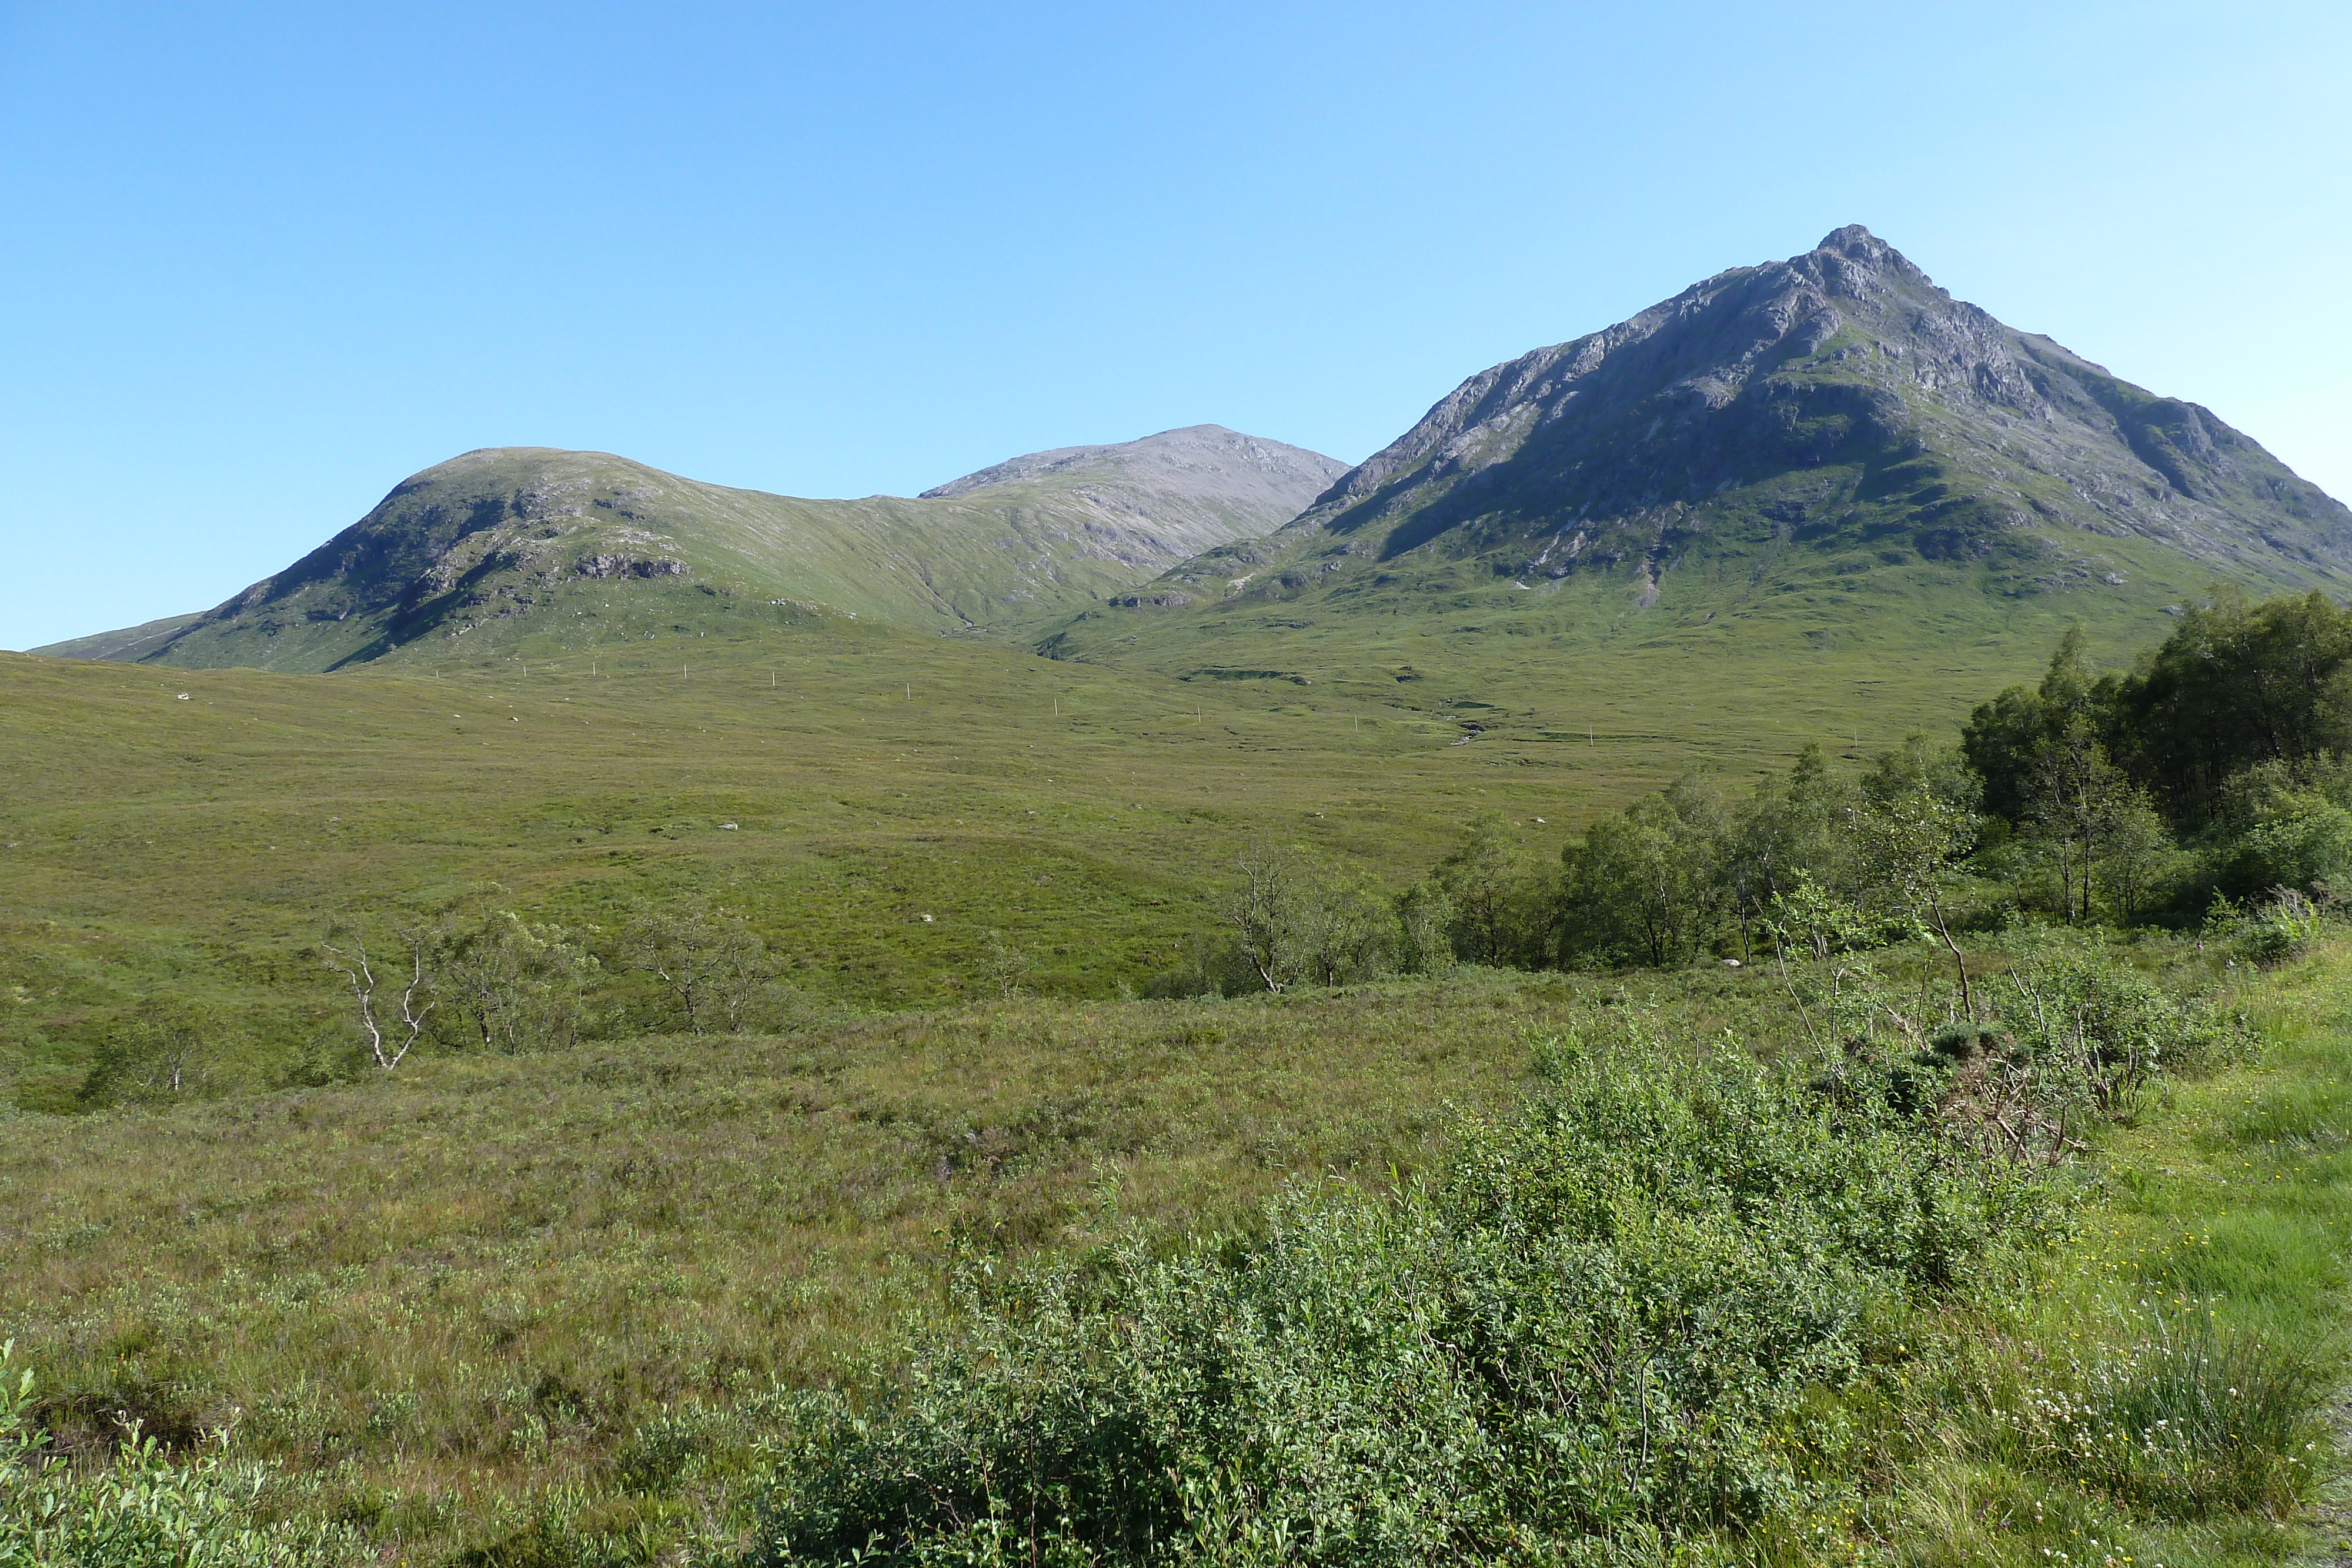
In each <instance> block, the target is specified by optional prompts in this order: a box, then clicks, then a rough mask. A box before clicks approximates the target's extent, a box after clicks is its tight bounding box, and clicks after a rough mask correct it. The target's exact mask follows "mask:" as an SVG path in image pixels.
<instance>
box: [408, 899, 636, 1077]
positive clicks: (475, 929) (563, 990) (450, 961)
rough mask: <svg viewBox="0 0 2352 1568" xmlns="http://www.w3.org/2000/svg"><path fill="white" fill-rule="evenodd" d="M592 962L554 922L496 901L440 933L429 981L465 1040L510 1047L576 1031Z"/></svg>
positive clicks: (563, 1040) (546, 1043)
mask: <svg viewBox="0 0 2352 1568" xmlns="http://www.w3.org/2000/svg"><path fill="white" fill-rule="evenodd" d="M596 967H597V965H596V959H595V956H593V954H590V953H588V952H587V951H585V950H584V949H583V948H581V947H579V946H576V945H574V944H573V943H572V941H571V940H570V939H569V937H568V936H567V935H566V934H565V932H564V930H563V928H562V926H560V925H531V924H530V922H528V921H526V920H524V919H523V918H522V917H521V916H520V915H517V914H515V913H514V912H513V911H512V910H506V909H502V910H499V911H497V912H496V913H494V914H491V915H486V916H484V917H483V918H482V919H480V920H479V921H477V922H475V923H473V924H472V925H460V926H457V927H456V928H454V929H451V930H449V931H447V932H446V933H445V934H444V936H443V937H442V940H441V944H440V962H439V963H438V965H437V966H436V968H437V971H438V973H437V975H436V981H435V986H436V991H437V993H438V994H439V995H440V996H441V997H443V998H446V1000H447V1002H448V1003H449V1007H450V1010H451V1012H452V1013H453V1014H455V1015H456V1016H457V1018H459V1019H462V1020H463V1028H464V1030H465V1035H466V1039H467V1042H468V1043H471V1044H478V1045H479V1046H480V1047H481V1049H482V1050H484V1051H502V1052H506V1053H508V1054H512V1053H514V1052H517V1051H529V1050H533V1049H537V1048H542V1047H550V1046H565V1045H570V1044H571V1043H572V1041H573V1040H577V1039H578V1038H579V1035H580V1030H581V1028H582V1025H583V1020H584V1019H585V1018H586V1015H587V1006H586V1003H585V1000H584V998H583V988H584V987H585V986H586V984H587V983H588V981H589V979H590V978H591V977H593V975H594V974H595V972H596Z"/></svg>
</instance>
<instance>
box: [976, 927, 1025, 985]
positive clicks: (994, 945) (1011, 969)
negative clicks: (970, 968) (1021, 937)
mask: <svg viewBox="0 0 2352 1568" xmlns="http://www.w3.org/2000/svg"><path fill="white" fill-rule="evenodd" d="M976 967H978V968H979V970H980V972H981V974H982V976H983V977H986V979H987V980H988V983H989V984H990V985H992V986H994V987H995V988H996V989H997V991H998V993H999V994H1000V995H1002V996H1003V998H1004V999H1005V1000H1006V1001H1008V1002H1009V1001H1011V1000H1013V998H1015V997H1017V996H1019V995H1020V994H1021V982H1022V981H1023V980H1024V979H1026V978H1028V976H1029V971H1030V970H1031V969H1033V968H1034V967H1036V966H1035V965H1034V962H1033V961H1032V960H1031V959H1030V956H1029V955H1028V954H1026V953H1024V952H1023V951H1022V950H1021V949H1020V948H1018V947H1016V946H1013V943H1012V942H1011V941H1009V940H1008V939H1007V938H1006V937H1005V935H1004V933H1003V932H1002V931H989V932H987V933H985V934H984V935H982V937H981V944H980V960H979V963H978V965H977V966H976Z"/></svg>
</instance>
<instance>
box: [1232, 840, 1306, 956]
mask: <svg viewBox="0 0 2352 1568" xmlns="http://www.w3.org/2000/svg"><path fill="white" fill-rule="evenodd" d="M1236 869H1238V870H1239V871H1240V872H1241V873H1242V877H1241V883H1240V884H1239V885H1238V886H1236V887H1234V890H1233V891H1232V892H1231V893H1230V894H1228V895H1227V896H1226V898H1225V902H1224V906H1223V909H1221V910H1220V911H1219V913H1220V914H1221V915H1223V918H1224V922H1225V924H1226V925H1230V926H1232V927H1233V930H1234V946H1236V947H1237V948H1238V949H1239V950H1240V953H1241V956H1242V959H1243V961H1244V963H1246V964H1248V965H1249V967H1250V968H1251V970H1252V972H1254V973H1255V975H1256V976H1257V977H1258V979H1259V981H1260V983H1262V984H1263V985H1264V986H1265V988H1266V989H1267V990H1269V991H1274V992H1277V993H1279V992H1280V991H1282V990H1283V989H1284V988H1286V987H1287V986H1288V985H1289V984H1290V983H1291V981H1292V980H1293V979H1295V978H1296V977H1297V967H1298V966H1297V959H1298V941H1297V920H1298V892H1299V883H1300V882H1301V881H1302V880H1303V868H1302V867H1301V866H1300V864H1299V859H1298V852H1297V851H1296V850H1289V849H1284V848H1282V847H1281V846H1279V845H1275V844H1254V845H1252V846H1251V847H1250V848H1249V850H1248V851H1247V852H1244V854H1243V855H1242V858H1241V862H1240V864H1239V866H1238V867H1237V868H1236Z"/></svg>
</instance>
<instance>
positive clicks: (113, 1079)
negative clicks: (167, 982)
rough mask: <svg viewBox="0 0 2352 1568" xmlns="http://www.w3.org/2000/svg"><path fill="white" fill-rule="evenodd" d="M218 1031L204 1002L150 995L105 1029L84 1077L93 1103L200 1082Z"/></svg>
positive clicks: (188, 1088)
mask: <svg viewBox="0 0 2352 1568" xmlns="http://www.w3.org/2000/svg"><path fill="white" fill-rule="evenodd" d="M221 1033H222V1025H221V1021H220V1019H219V1017H218V1016H217V1015H216V1014H215V1013H214V1012H213V1010H212V1009H209V1008H205V1007H204V1006H202V1005H201V1004H198V1003H194V1002H190V1001H186V1000H184V999H182V998H176V997H150V998H147V999H146V1000H144V1001H142V1002H141V1003H140V1004H139V1005H138V1006H137V1007H136V1008H135V1009H132V1010H131V1014H130V1016H129V1017H128V1018H125V1019H122V1020H121V1022H120V1023H119V1024H117V1025H116V1026H115V1028H113V1029H112V1030H110V1031H109V1032H108V1034H107V1038H106V1040H105V1043H103V1044H102V1045H100V1047H99V1051H98V1060H97V1061H96V1062H95V1063H94V1064H93V1065H92V1066H91V1068H90V1071H89V1078H87V1079H86V1080H84V1081H83V1083H82V1087H81V1098H82V1099H83V1100H84V1101H85V1102H87V1103H92V1104H109V1103H118V1102H122V1101H144V1102H150V1103H153V1102H162V1101H169V1100H173V1099H176V1098H178V1097H179V1096H181V1095H183V1094H187V1093H192V1092H195V1091H196V1090H198V1089H200V1088H202V1087H203V1085H204V1082H205V1077H206V1069H207V1068H208V1066H209V1065H210V1061H211V1059H212V1057H213V1054H214V1050H215V1045H216V1043H217V1042H218V1040H219V1039H220V1036H221Z"/></svg>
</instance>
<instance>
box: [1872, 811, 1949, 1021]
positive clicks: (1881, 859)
mask: <svg viewBox="0 0 2352 1568" xmlns="http://www.w3.org/2000/svg"><path fill="white" fill-rule="evenodd" d="M1858 826H1859V827H1860V828H1861V830H1862V836H1863V839H1864V843H1865V845H1866V849H1865V853H1864V860H1865V863H1866V864H1867V865H1868V866H1869V867H1870V871H1871V882H1872V885H1873V889H1874V893H1875V894H1876V895H1877V898H1878V900H1879V902H1880V903H1881V904H1882V905H1883V907H1885V910H1886V911H1887V913H1888V914H1889V915H1891V916H1892V917H1894V918H1895V919H1896V920H1898V921H1900V922H1902V923H1903V924H1904V925H1908V926H1909V927H1910V928H1911V929H1912V930H1913V931H1914V932H1915V933H1916V934H1917V935H1919V936H1935V937H1937V939H1938V940H1940V941H1941V942H1942V943H1943V944H1944V947H1945V949H1946V950H1947V951H1948V952H1949V953H1950V954H1951V956H1952V967H1953V968H1954V969H1955V970H1957V971H1958V976H1959V982H1960V1012H1961V1016H1962V1017H1964V1018H1974V1017H1975V1016H1976V999H1975V998H1974V996H1973V995H1972V994H1971V993H1970V991H1969V965H1968V960H1967V959H1966V958H1964V957H1962V956H1961V955H1960V945H1959V944H1958V943H1957V942H1955V941H1953V940H1952V927H1951V922H1950V919H1949V918H1948V915H1946V913H1945V907H1944V894H1945V891H1946V889H1947V887H1948V883H1950V881H1951V875H1952V864H1953V862H1955V861H1957V860H1958V858H1959V857H1960V856H1961V855H1963V854H1964V853H1966V852H1967V851H1968V849H1969V844H1970V842H1971V841H1972V840H1973V839H1974V837H1975V832H1976V823H1975V821H1974V820H1973V819H1972V818H1971V817H1969V814H1968V813H1967V812H1966V811H1963V810H1960V809H1959V808H1958V807H1957V806H1954V805H1952V804H1950V803H1949V802H1948V801H1945V800H1938V799H1937V798H1936V797H1935V796H1934V795H1933V794H1931V793H1929V792H1928V791H1927V790H1926V789H1918V790H1916V791H1915V792H1913V793H1911V794H1909V795H1906V796H1898V797H1896V798H1895V800H1888V801H1885V802H1883V803H1881V804H1879V805H1878V806H1877V807H1876V808H1875V809H1874V810H1870V811H1867V812H1864V814H1863V817H1862V821H1861V822H1860V823H1859V824H1858Z"/></svg>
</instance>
